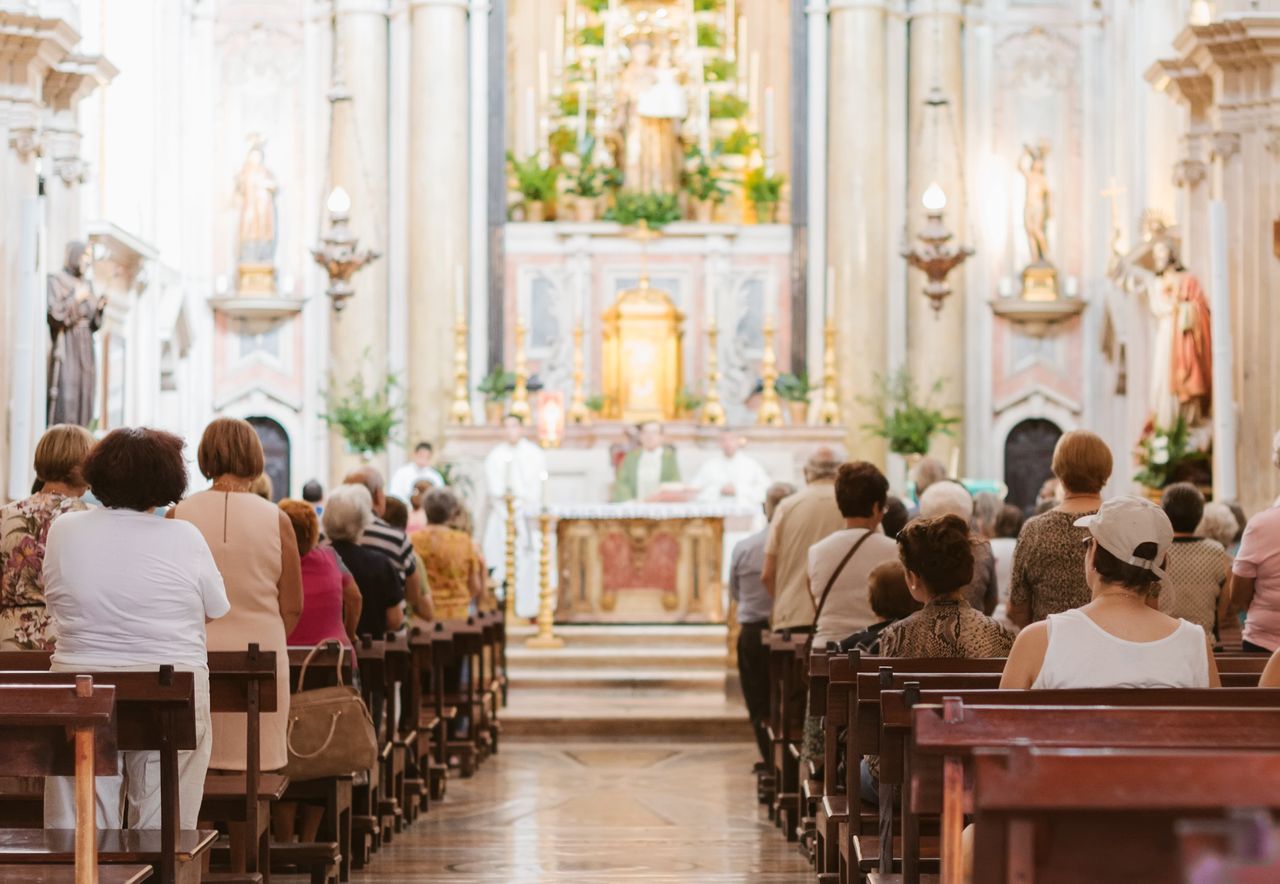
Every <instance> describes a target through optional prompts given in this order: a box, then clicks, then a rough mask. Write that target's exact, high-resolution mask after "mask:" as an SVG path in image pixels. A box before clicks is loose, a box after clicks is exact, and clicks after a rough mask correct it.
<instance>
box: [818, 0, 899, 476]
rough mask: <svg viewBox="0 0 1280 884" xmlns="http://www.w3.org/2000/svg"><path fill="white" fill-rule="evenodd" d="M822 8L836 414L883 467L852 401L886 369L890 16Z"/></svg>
mask: <svg viewBox="0 0 1280 884" xmlns="http://www.w3.org/2000/svg"><path fill="white" fill-rule="evenodd" d="M829 10H830V11H829V29H830V30H829V48H828V58H829V65H828V72H829V76H828V82H829V83H831V84H835V85H836V88H832V89H830V90H829V92H828V104H827V108H828V121H827V126H828V133H827V157H828V158H829V161H828V162H827V165H826V197H825V198H826V211H827V243H826V244H827V249H826V251H827V263H828V264H829V265H830V266H831V267H832V268H834V270H835V290H834V291H833V292H831V293H830V294H829V297H830V298H831V301H832V308H831V309H832V310H833V312H834V314H835V316H836V320H837V331H836V335H837V348H836V352H837V371H838V372H839V374H840V415H841V418H842V419H843V421H844V425H845V426H846V427H848V428H849V434H850V435H849V439H848V443H847V444H848V446H849V451H850V453H851V454H852V455H853V456H856V457H858V458H862V459H866V460H870V461H871V462H873V463H876V464H879V465H880V466H881V467H884V466H885V455H886V449H885V444H884V441H883V440H881V439H874V438H870V437H867V436H866V435H865V433H864V432H863V430H862V429H861V427H862V426H863V425H864V424H866V423H868V422H869V421H871V420H872V415H871V413H870V412H869V410H868V409H867V407H866V406H865V405H863V404H861V403H860V402H859V399H860V398H863V397H867V396H870V395H871V394H872V392H873V389H872V384H873V377H872V375H873V373H874V372H881V373H883V372H885V371H887V370H888V365H887V358H888V350H887V346H886V340H887V337H886V332H887V311H886V297H885V295H886V291H887V289H888V279H889V268H888V256H889V251H888V242H887V239H886V237H887V236H888V235H889V230H888V226H887V223H886V222H887V212H888V203H889V183H888V182H889V152H888V147H889V145H888V130H889V114H888V103H887V101H886V89H885V86H886V82H887V76H888V73H887V69H886V64H885V62H886V55H885V52H886V42H887V32H886V27H887V22H888V8H887V5H886V3H885V2H884V0H870V2H865V3H864V2H853V0H834V2H832V3H831V4H830V6H829ZM824 270H825V268H824ZM815 306H816V305H815ZM855 354H856V357H855ZM816 358H817V363H816V364H817V365H821V357H820V356H817V357H816ZM810 364H811V365H813V364H815V363H814V360H813V359H811V360H810ZM816 377H817V375H815V374H814V373H813V372H812V371H811V373H810V378H816Z"/></svg>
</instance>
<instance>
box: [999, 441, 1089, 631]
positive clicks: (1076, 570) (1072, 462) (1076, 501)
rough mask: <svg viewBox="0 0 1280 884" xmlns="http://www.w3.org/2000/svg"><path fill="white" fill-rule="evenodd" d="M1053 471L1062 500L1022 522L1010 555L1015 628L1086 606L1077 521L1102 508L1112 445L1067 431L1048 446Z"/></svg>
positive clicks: (1082, 538) (1083, 533) (1011, 608)
mask: <svg viewBox="0 0 1280 884" xmlns="http://www.w3.org/2000/svg"><path fill="white" fill-rule="evenodd" d="M1053 475H1054V476H1055V477H1057V480H1058V482H1059V484H1060V485H1061V490H1062V500H1061V502H1059V503H1057V504H1056V505H1055V506H1054V507H1053V508H1052V509H1051V510H1049V511H1048V512H1045V513H1042V514H1041V515H1038V516H1033V517H1032V518H1030V519H1028V520H1027V523H1026V524H1025V525H1023V526H1022V533H1021V534H1019V535H1018V545H1017V548H1016V549H1015V550H1014V554H1013V577H1012V585H1011V586H1010V588H1009V619H1010V620H1011V621H1013V622H1014V623H1016V624H1017V625H1018V626H1026V625H1027V624H1028V623H1033V622H1038V621H1040V620H1043V619H1044V618H1046V617H1048V616H1049V615H1050V614H1057V613H1058V612H1060V611H1069V610H1070V609H1072V608H1079V607H1080V606H1081V605H1085V604H1088V602H1089V599H1090V592H1089V585H1088V583H1086V582H1085V572H1084V541H1085V540H1086V539H1087V537H1088V532H1087V531H1086V530H1085V529H1084V528H1081V527H1078V526H1077V525H1076V521H1077V520H1078V519H1080V518H1081V517H1082V516H1090V515H1093V514H1094V513H1096V512H1097V511H1098V509H1099V508H1100V507H1101V506H1102V487H1103V486H1104V485H1106V484H1107V480H1108V479H1110V478H1111V449H1109V448H1108V447H1107V444H1106V443H1105V442H1103V441H1102V439H1100V438H1099V437H1098V436H1096V435H1094V434H1093V433H1090V432H1089V431H1088V430H1072V431H1071V432H1070V433H1066V434H1065V435H1063V437H1062V438H1061V439H1059V440H1058V445H1057V447H1056V448H1054V450H1053Z"/></svg>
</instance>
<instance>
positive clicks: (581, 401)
mask: <svg viewBox="0 0 1280 884" xmlns="http://www.w3.org/2000/svg"><path fill="white" fill-rule="evenodd" d="M579 315H581V312H579ZM582 335H583V330H582V323H581V322H579V323H578V324H577V325H575V326H574V327H573V398H572V399H570V400H569V423H571V424H579V425H581V424H589V423H591V410H590V409H588V408H587V399H586V391H585V390H584V389H583V388H582V382H583V379H584V378H585V377H586V372H585V371H584V370H583V364H584V361H585V360H584V358H583V353H582Z"/></svg>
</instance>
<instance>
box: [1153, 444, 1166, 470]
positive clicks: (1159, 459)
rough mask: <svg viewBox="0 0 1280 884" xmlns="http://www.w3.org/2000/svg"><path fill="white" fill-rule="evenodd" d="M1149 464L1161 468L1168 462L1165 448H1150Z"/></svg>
mask: <svg viewBox="0 0 1280 884" xmlns="http://www.w3.org/2000/svg"><path fill="white" fill-rule="evenodd" d="M1151 462H1152V463H1153V464H1157V465H1160V466H1163V465H1164V464H1167V463H1168V462H1169V450H1168V449H1167V448H1155V447H1153V448H1152V451H1151Z"/></svg>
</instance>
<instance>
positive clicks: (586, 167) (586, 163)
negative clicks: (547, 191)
mask: <svg viewBox="0 0 1280 884" xmlns="http://www.w3.org/2000/svg"><path fill="white" fill-rule="evenodd" d="M595 147H596V140H595V138H594V137H593V136H590V135H588V136H587V137H586V138H585V139H584V140H583V142H582V144H581V145H580V146H579V148H578V151H577V153H576V154H575V155H574V159H575V160H576V162H575V163H574V168H573V169H571V170H570V171H569V186H568V188H567V192H568V193H569V195H570V196H572V197H573V198H574V200H573V206H574V218H575V219H576V220H578V221H583V222H587V221H594V220H596V210H597V208H598V207H599V205H600V198H601V197H603V196H604V194H605V190H606V188H607V187H608V185H609V182H610V180H612V179H611V176H610V174H609V172H610V170H608V169H605V168H604V167H603V166H599V165H597V164H596V163H594V162H592V159H591V158H592V157H593V156H594V155H595Z"/></svg>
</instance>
